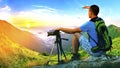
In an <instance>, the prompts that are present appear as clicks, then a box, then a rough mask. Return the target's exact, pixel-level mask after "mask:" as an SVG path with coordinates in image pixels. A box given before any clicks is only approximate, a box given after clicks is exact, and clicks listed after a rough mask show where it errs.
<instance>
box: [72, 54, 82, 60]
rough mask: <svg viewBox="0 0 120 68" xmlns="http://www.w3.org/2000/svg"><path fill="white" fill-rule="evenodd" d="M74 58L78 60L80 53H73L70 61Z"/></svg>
mask: <svg viewBox="0 0 120 68" xmlns="http://www.w3.org/2000/svg"><path fill="white" fill-rule="evenodd" d="M74 60H80V55H79V54H73V56H72V57H71V60H70V61H74Z"/></svg>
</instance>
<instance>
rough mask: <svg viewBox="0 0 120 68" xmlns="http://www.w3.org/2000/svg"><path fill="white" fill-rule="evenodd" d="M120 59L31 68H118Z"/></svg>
mask: <svg viewBox="0 0 120 68" xmlns="http://www.w3.org/2000/svg"><path fill="white" fill-rule="evenodd" d="M119 67H120V57H119V56H114V57H108V58H106V57H105V56H102V57H89V58H88V59H86V60H84V61H83V60H78V61H72V62H69V63H66V64H60V65H51V66H35V67H33V68H119Z"/></svg>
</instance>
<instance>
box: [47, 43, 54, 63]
mask: <svg viewBox="0 0 120 68" xmlns="http://www.w3.org/2000/svg"><path fill="white" fill-rule="evenodd" d="M54 48H55V45H54V46H53V48H52V50H51V51H50V55H49V58H48V61H47V62H46V63H45V65H48V64H49V62H50V58H51V55H52V53H53V50H54Z"/></svg>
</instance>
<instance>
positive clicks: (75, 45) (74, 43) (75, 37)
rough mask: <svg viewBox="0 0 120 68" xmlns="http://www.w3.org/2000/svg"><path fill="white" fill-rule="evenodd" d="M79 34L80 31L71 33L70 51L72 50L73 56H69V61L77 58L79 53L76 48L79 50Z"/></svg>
mask: <svg viewBox="0 0 120 68" xmlns="http://www.w3.org/2000/svg"><path fill="white" fill-rule="evenodd" d="M80 36H81V34H80V33H75V34H74V35H73V38H72V51H73V56H72V57H71V61H73V60H79V59H80V57H79V54H78V50H79V38H80Z"/></svg>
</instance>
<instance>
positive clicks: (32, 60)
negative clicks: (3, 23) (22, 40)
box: [0, 33, 46, 68]
mask: <svg viewBox="0 0 120 68" xmlns="http://www.w3.org/2000/svg"><path fill="white" fill-rule="evenodd" d="M0 55H1V56H0V68H23V67H28V66H32V65H42V64H43V63H44V62H45V59H46V57H44V56H42V55H40V54H39V53H38V52H34V51H31V50H29V49H27V48H25V47H23V46H21V45H19V44H17V43H15V42H13V41H11V40H10V39H9V38H8V37H7V36H5V35H4V34H2V33H1V34H0Z"/></svg>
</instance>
